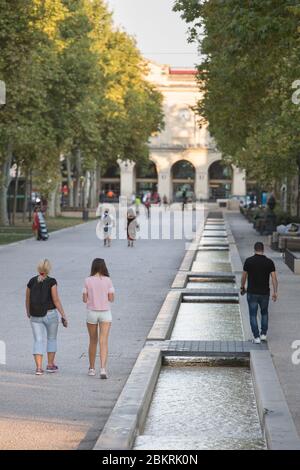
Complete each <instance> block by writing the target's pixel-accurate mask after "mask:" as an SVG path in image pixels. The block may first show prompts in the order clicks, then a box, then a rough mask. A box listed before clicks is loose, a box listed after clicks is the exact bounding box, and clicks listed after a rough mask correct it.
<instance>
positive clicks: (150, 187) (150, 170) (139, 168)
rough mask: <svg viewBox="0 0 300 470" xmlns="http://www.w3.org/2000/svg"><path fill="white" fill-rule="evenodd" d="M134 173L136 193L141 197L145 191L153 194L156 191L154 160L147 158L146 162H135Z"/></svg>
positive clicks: (156, 180) (156, 177)
mask: <svg viewBox="0 0 300 470" xmlns="http://www.w3.org/2000/svg"><path fill="white" fill-rule="evenodd" d="M135 175H136V194H139V195H140V196H141V197H143V195H144V194H145V193H149V192H150V193H151V194H155V193H156V192H157V182H158V175H157V169H156V165H155V163H154V162H152V161H151V160H149V162H147V163H144V164H137V165H136V167H135Z"/></svg>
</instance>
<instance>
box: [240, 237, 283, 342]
mask: <svg viewBox="0 0 300 470" xmlns="http://www.w3.org/2000/svg"><path fill="white" fill-rule="evenodd" d="M254 251H255V254H254V256H251V257H250V258H247V259H246V261H245V264H244V272H243V275H242V280H241V294H242V295H243V294H245V292H246V290H245V285H246V281H247V301H248V306H249V315H250V325H251V330H252V333H253V336H254V342H255V343H256V344H259V343H260V342H261V341H266V339H267V331H268V307H269V299H270V276H271V279H272V286H273V294H272V299H273V301H274V302H276V300H277V296H278V294H277V292H278V280H277V275H276V268H275V264H274V262H273V261H272V260H271V259H269V258H267V257H266V256H265V255H264V244H263V243H261V242H257V243H255V245H254ZM258 306H259V307H260V312H261V334H260V335H259V329H258V324H257V311H258Z"/></svg>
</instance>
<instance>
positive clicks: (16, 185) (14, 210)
mask: <svg viewBox="0 0 300 470" xmlns="http://www.w3.org/2000/svg"><path fill="white" fill-rule="evenodd" d="M18 189H19V166H18V165H17V166H16V178H15V190H14V202H13V213H12V225H15V222H16V212H17V202H18Z"/></svg>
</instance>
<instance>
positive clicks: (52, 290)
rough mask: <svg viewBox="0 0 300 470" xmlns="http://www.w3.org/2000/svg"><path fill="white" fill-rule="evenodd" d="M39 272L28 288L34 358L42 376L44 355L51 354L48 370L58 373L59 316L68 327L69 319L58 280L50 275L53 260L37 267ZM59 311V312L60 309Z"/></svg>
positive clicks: (28, 312)
mask: <svg viewBox="0 0 300 470" xmlns="http://www.w3.org/2000/svg"><path fill="white" fill-rule="evenodd" d="M37 271H38V275H37V276H35V277H33V278H31V279H30V281H29V282H28V284H27V289H26V312H27V316H28V318H29V319H30V323H31V327H32V332H33V339H34V344H33V357H34V360H35V364H36V372H35V374H36V375H43V373H44V371H43V356H44V354H45V352H47V355H48V365H47V368H46V371H47V372H49V373H53V372H57V371H58V367H57V366H56V365H55V363H54V359H55V354H56V351H57V340H56V338H57V330H58V322H59V320H58V319H59V315H58V312H59V313H60V315H61V319H62V323H63V326H64V327H65V328H66V327H67V326H68V322H67V318H66V315H65V312H64V309H63V307H62V304H61V302H60V300H59V296H58V292H57V282H56V280H55V279H54V278H53V277H50V276H49V274H50V271H51V264H50V261H49V260H47V259H44V260H42V261H40V263H39V265H38V267H37ZM57 311H58V312H57Z"/></svg>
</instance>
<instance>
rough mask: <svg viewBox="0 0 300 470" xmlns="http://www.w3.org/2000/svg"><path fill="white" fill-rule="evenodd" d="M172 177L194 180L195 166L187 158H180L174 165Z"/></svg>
mask: <svg viewBox="0 0 300 470" xmlns="http://www.w3.org/2000/svg"><path fill="white" fill-rule="evenodd" d="M172 177H173V179H175V180H189V179H191V180H194V179H195V168H194V166H193V165H192V164H191V163H190V162H188V161H187V160H179V162H176V163H175V164H174V165H173V167H172Z"/></svg>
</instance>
